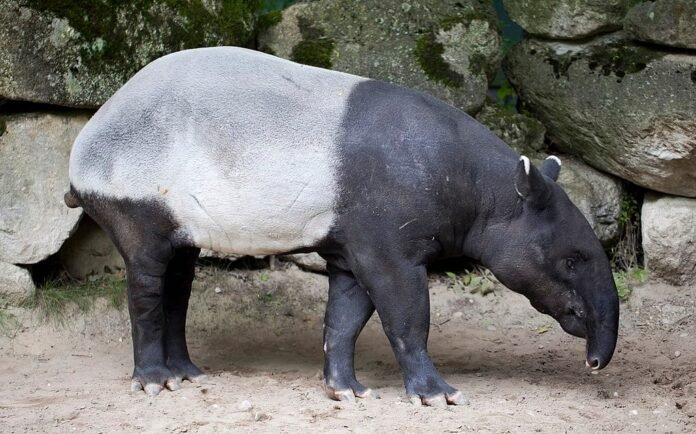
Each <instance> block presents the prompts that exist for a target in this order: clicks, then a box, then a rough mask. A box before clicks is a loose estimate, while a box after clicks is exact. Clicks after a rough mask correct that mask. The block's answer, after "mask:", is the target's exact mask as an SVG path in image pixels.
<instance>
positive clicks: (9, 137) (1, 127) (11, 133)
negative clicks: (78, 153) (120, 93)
mask: <svg viewBox="0 0 696 434" xmlns="http://www.w3.org/2000/svg"><path fill="white" fill-rule="evenodd" d="M89 117H90V114H88V113H79V114H69V115H68V114H49V113H31V114H15V115H10V116H5V117H1V118H0V132H2V135H0V261H4V262H9V263H12V264H33V263H35V262H38V261H40V260H42V259H44V258H46V257H48V256H49V255H51V254H53V253H55V252H57V251H58V249H59V248H60V246H61V245H62V244H63V241H65V240H66V239H67V238H68V236H69V235H70V234H71V233H72V232H73V230H74V229H75V227H76V226H77V223H78V222H79V220H80V217H81V216H82V210H81V209H79V208H78V209H69V208H68V207H67V206H65V203H64V202H63V195H64V194H65V192H67V191H68V189H69V187H70V181H69V180H68V160H69V158H70V148H71V147H72V143H73V141H74V140H75V137H76V136H77V134H78V133H79V132H80V129H82V127H83V126H84V125H85V123H87V120H89ZM3 131H4V132H3Z"/></svg>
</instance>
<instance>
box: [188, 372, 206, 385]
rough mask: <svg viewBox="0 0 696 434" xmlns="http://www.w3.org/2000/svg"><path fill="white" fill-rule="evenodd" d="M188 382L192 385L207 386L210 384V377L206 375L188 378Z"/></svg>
mask: <svg viewBox="0 0 696 434" xmlns="http://www.w3.org/2000/svg"><path fill="white" fill-rule="evenodd" d="M187 380H188V381H190V382H191V383H196V384H205V383H207V382H208V376H207V375H205V374H201V375H196V376H195V377H187Z"/></svg>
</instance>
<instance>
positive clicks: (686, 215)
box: [640, 193, 696, 285]
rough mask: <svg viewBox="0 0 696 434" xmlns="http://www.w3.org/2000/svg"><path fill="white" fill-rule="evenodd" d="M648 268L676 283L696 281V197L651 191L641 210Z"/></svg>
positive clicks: (650, 273)
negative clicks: (675, 195) (660, 193)
mask: <svg viewBox="0 0 696 434" xmlns="http://www.w3.org/2000/svg"><path fill="white" fill-rule="evenodd" d="M640 218H641V222H642V229H641V230H642V236H643V253H644V254H645V268H646V269H647V270H648V273H649V275H650V277H658V278H660V279H663V280H665V281H666V282H669V283H671V284H675V285H695V284H696V199H687V198H684V197H671V196H665V195H659V194H655V193H650V194H647V195H646V196H645V200H644V202H643V208H642V211H641V216H640Z"/></svg>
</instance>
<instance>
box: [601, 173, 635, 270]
mask: <svg viewBox="0 0 696 434" xmlns="http://www.w3.org/2000/svg"><path fill="white" fill-rule="evenodd" d="M641 202H642V197H641V193H640V191H638V190H637V189H636V188H635V187H633V188H631V187H630V186H627V189H626V192H625V193H624V195H623V197H622V198H621V210H620V211H619V218H618V220H619V226H620V234H621V235H620V236H619V240H618V241H617V243H616V245H615V246H614V247H613V248H612V249H611V251H610V252H609V256H610V257H611V266H612V268H613V269H614V270H617V271H623V272H625V271H629V270H632V269H634V268H636V267H640V266H641V264H642V260H643V252H642V249H641V237H640V207H641Z"/></svg>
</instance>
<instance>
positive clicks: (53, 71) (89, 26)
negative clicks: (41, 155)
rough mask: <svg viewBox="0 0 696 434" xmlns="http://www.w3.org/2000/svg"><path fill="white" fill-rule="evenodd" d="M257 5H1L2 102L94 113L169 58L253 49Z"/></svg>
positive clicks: (56, 1)
mask: <svg viewBox="0 0 696 434" xmlns="http://www.w3.org/2000/svg"><path fill="white" fill-rule="evenodd" d="M257 4H258V2H256V1H251V2H246V1H222V0H188V1H177V2H172V1H167V0H141V1H137V2H133V1H126V2H124V1H118V0H101V1H81V2H79V4H76V2H71V1H67V0H0V99H11V100H23V101H31V102H40V103H50V104H58V105H63V106H72V107H92V108H96V107H98V106H100V105H101V104H103V103H104V102H105V101H106V100H107V99H108V98H109V97H110V96H111V95H112V94H113V93H114V92H115V91H116V90H117V89H118V88H119V87H120V86H121V85H122V84H123V83H125V81H126V80H127V79H128V78H130V77H131V76H132V75H133V74H134V73H135V72H136V71H137V70H139V69H140V68H142V67H143V66H145V65H146V64H147V63H149V62H150V61H152V60H154V59H156V58H157V57H160V56H162V55H164V54H167V53H171V52H173V51H178V50H182V49H184V48H194V47H201V46H210V45H251V43H252V41H253V31H254V26H255V16H256V15H255V12H256V10H255V9H256V8H257V7H258V6H257Z"/></svg>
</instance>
